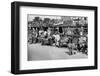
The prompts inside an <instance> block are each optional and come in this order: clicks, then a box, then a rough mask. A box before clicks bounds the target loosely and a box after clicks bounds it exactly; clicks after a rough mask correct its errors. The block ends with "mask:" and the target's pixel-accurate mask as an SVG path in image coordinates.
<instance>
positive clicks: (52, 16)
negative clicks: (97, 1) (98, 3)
mask: <svg viewBox="0 0 100 76" xmlns="http://www.w3.org/2000/svg"><path fill="white" fill-rule="evenodd" d="M11 6H12V11H11V13H12V14H11V22H12V23H11V24H12V25H11V27H12V28H11V30H12V32H11V33H12V36H11V38H12V45H11V46H12V50H11V58H12V59H11V61H12V63H11V68H12V70H11V71H12V73H14V74H15V73H16V74H25V73H43V72H59V71H74V70H87V69H88V70H89V69H97V7H94V6H81V5H64V4H49V3H31V2H13V3H12V5H11Z"/></svg>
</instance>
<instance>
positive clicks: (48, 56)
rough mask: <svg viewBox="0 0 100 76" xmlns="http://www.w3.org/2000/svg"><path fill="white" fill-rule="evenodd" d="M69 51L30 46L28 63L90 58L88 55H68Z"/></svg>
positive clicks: (44, 46)
mask: <svg viewBox="0 0 100 76" xmlns="http://www.w3.org/2000/svg"><path fill="white" fill-rule="evenodd" d="M68 51H69V50H68V49H67V48H58V47H55V46H46V45H41V44H28V61H32V60H56V59H82V58H83V59H84V58H88V55H85V54H82V53H76V54H74V55H68V54H67V53H66V52H68Z"/></svg>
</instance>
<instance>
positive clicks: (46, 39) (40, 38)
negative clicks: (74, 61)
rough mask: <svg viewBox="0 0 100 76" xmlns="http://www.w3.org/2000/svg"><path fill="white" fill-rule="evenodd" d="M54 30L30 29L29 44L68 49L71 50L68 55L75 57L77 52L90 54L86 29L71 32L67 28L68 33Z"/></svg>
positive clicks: (57, 29)
mask: <svg viewBox="0 0 100 76" xmlns="http://www.w3.org/2000/svg"><path fill="white" fill-rule="evenodd" d="M52 29H53V28H49V27H48V28H47V29H38V28H29V29H28V31H31V32H30V33H29V32H28V42H29V44H33V43H34V44H35V43H41V45H50V46H56V47H58V48H59V47H66V48H67V49H69V52H68V54H69V55H73V54H75V53H76V52H82V53H84V54H86V55H87V54H88V37H87V36H88V34H87V33H84V32H83V31H84V28H83V27H81V28H79V29H78V31H77V30H76V29H74V30H70V28H67V32H64V31H63V32H59V28H56V31H54V30H53V31H52ZM66 33H67V34H66Z"/></svg>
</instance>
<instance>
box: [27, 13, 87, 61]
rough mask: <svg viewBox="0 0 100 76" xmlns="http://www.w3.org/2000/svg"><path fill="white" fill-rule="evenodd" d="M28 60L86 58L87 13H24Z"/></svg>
mask: <svg viewBox="0 0 100 76" xmlns="http://www.w3.org/2000/svg"><path fill="white" fill-rule="evenodd" d="M27 52H28V55H27V56H28V61H33V60H60V59H84V58H88V17H84V16H59V15H38V14H28V15H27Z"/></svg>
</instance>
